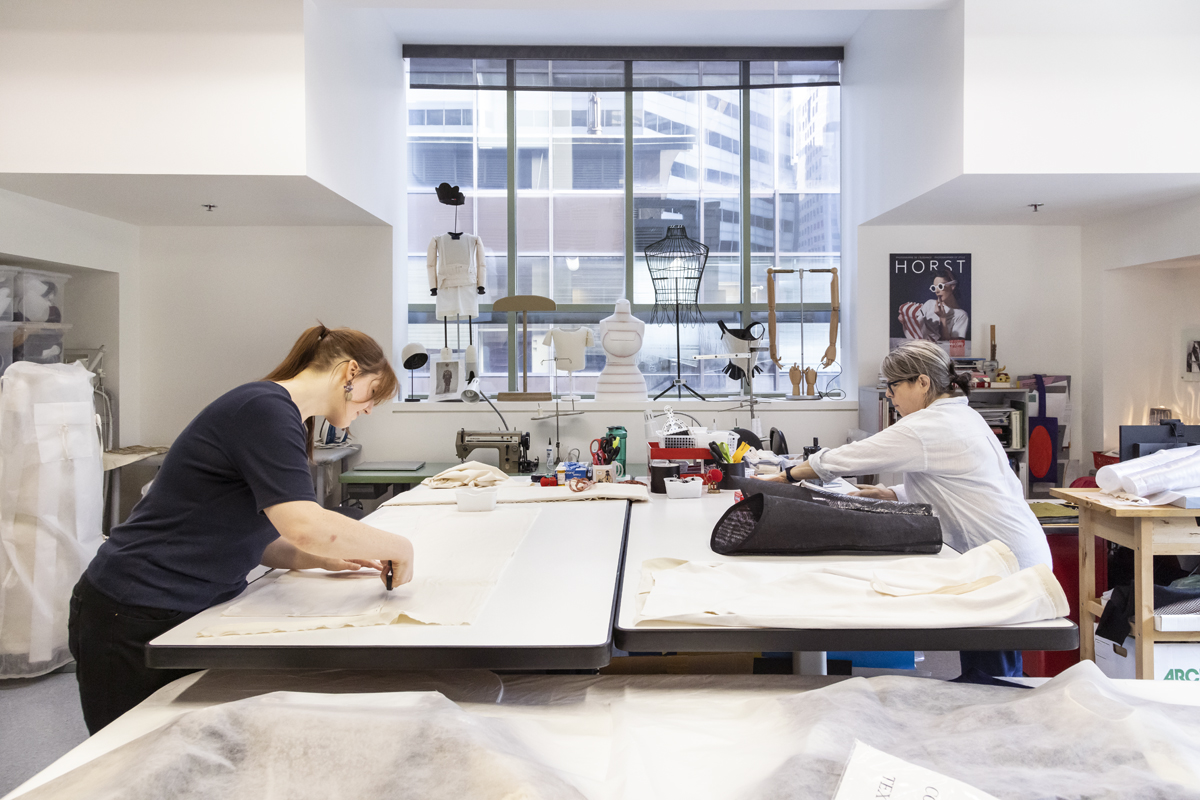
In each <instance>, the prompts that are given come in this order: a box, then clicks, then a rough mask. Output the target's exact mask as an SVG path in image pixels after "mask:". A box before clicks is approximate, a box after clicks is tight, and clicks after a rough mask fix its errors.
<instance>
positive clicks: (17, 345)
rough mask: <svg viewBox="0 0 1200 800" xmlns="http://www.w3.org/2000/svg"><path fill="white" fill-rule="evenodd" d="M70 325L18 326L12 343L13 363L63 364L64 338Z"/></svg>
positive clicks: (24, 324) (23, 324) (26, 324)
mask: <svg viewBox="0 0 1200 800" xmlns="http://www.w3.org/2000/svg"><path fill="white" fill-rule="evenodd" d="M70 327H71V326H70V325H33V324H29V323H21V324H18V325H17V326H16V329H15V331H14V334H13V342H12V350H11V351H10V352H11V355H12V360H13V361H32V362H33V363H35V364H61V363H63V337H64V336H65V335H66V332H67V330H68V329H69V328H70Z"/></svg>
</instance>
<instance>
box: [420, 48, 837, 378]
mask: <svg viewBox="0 0 1200 800" xmlns="http://www.w3.org/2000/svg"><path fill="white" fill-rule="evenodd" d="M402 57H403V58H404V71H405V79H406V85H407V87H408V88H409V89H432V90H439V91H476V92H489V91H497V92H504V93H505V94H506V116H507V119H506V126H507V130H506V142H507V147H506V150H507V153H506V157H507V181H506V186H507V190H506V191H507V204H508V206H507V207H508V215H507V216H508V219H507V228H508V243H507V257H506V269H507V276H506V277H507V287H508V288H507V293H508V294H509V295H513V294H516V292H517V270H518V268H519V263H520V262H519V255H518V252H517V251H518V241H517V219H516V214H515V209H516V208H517V192H518V188H517V183H518V182H517V159H518V139H517V130H516V127H517V126H516V93H517V92H575V93H579V92H588V91H596V92H605V93H612V94H623V95H624V112H623V119H622V123H623V135H624V142H625V146H624V151H625V153H624V160H625V165H624V166H625V170H624V184H625V185H624V191H623V194H624V203H625V206H624V223H625V237H624V238H625V249H624V258H625V278H624V282H625V285H624V297H625V298H627V299H628V300H629V301H630V305H631V310H632V312H633V313H634V314H635V315H637V316H639V317H640V318H647V317H648V315H649V313H650V312H651V310H652V309H653V307H654V304H653V303H637V302H635V293H634V279H635V269H636V265H637V261H636V257H637V253H636V238H635V235H634V197H635V194H636V192H635V187H634V152H635V147H634V143H635V138H634V119H633V111H634V102H633V101H634V93H635V92H661V91H664V90H671V89H676V90H679V91H688V92H691V91H695V92H705V91H707V90H721V91H731V90H736V91H737V92H738V94H739V97H740V103H741V114H740V117H741V119H740V120H739V123H740V128H741V142H740V152H739V161H740V176H739V181H738V197H739V200H740V212H741V213H740V219H739V250H738V253H737V255H738V258H739V265H740V273H741V290H740V299H739V302H737V303H700V304H699V307H700V310H701V312H704V313H712V314H714V315H716V314H721V313H724V314H737V315H738V317H739V319H740V324H741V325H742V326H747V325H750V324H751V323H752V322H753V321H754V317H755V316H758V317H762V316H763V315H765V314H766V312H767V310H768V309H767V304H766V302H753V301H752V293H753V285H752V281H751V276H752V262H753V259H754V257H755V255H756V254H757V255H758V256H759V257H760V258H761V257H762V256H764V255H768V253H766V252H763V251H755V250H754V249H753V247H752V239H751V229H752V227H753V216H752V214H751V208H752V202H753V200H755V199H757V198H763V197H765V196H766V195H767V194H768V192H767V191H766V190H763V189H758V190H755V189H753V188H752V181H753V179H752V164H751V162H752V160H753V156H754V151H755V150H756V149H757V148H756V147H754V146H752V145H751V130H750V128H751V113H750V110H751V95H752V92H754V91H756V90H764V89H784V88H789V87H796V88H815V87H822V86H840V85H841V80H840V67H841V63H842V61H843V60H844V49H843V48H842V47H799V48H796V47H767V48H739V47H730V48H692V47H664V48H637V47H633V48H631V47H506V46H465V47H464V46H455V45H404V46H403V48H402ZM413 58H418V59H422V58H447V59H468V58H469V59H472V60H473V61H475V62H478V61H483V60H487V61H492V62H495V61H499V60H503V61H504V62H505V73H504V75H505V80H504V83H503V84H500V83H498V82H495V81H494V80H492V79H489V80H490V81H491V82H482V79H481V77H480V75H479V74H478V73H477V72H476V71H475V69H474V67H473V69H472V73H473V74H474V75H475V77H476V81H475V82H474V83H472V84H467V83H457V84H448V83H412V82H411V80H410V64H411V62H410V59H413ZM522 60H548V61H555V60H567V61H589V60H593V61H622V62H624V76H623V82H622V83H623V85H621V86H613V85H611V84H609V85H604V83H603V82H597V84H596V85H595V86H588V85H574V86H554V85H528V84H524V85H519V84H518V81H517V70H516V62H517V61H522ZM635 61H639V62H646V61H701V62H715V61H725V62H737V63H738V81H737V84H736V85H728V84H712V85H702V84H698V85H696V86H678V87H664V86H638V85H635V80H634V62H635ZM767 61H773V62H776V66H775V67H774V70H775V72H774V73H773V74H774V75H775V79H776V80H778V62H796V61H808V62H836V66H837V70H838V76H837V79H833V80H820V81H808V82H783V81H780V82H773V81H768V82H762V81H763V75H764V73H763V72H762V71H761V70H758V71H753V72H752V67H751V64H752V62H767ZM422 74H428V73H422ZM610 74H611V73H610ZM491 75H493V76H495V75H498V72H497V71H496V70H494V69H493V70H492V71H491ZM839 103H840V100H839ZM702 113H703V112H702ZM477 116H478V114H477ZM839 117H840V112H839ZM772 123H773V125H772V137H773V138H774V137H777V136H778V130H777V127H778V126H777V125H776V124H774V123H775V118H774V116H772ZM702 127H703V126H702ZM407 130H408V129H407V126H406V131H407ZM411 135H412V134H411V131H408V133H407V134H406V141H405V144H406V146H407V144H408V142H409V141H410V138H409V137H411ZM700 145H701V146H703V143H702V142H701V143H700ZM839 150H840V148H839ZM474 157H475V156H474V155H473V158H474ZM838 158H839V162H840V158H841V155H840V152H839V156H838ZM777 161H778V158H775V159H772V170H777V164H776V163H775V162H777ZM773 176H775V180H774V186H773V188H772V189H771V190H770V195H771V197H772V200H773V203H774V211H773V215H774V216H773V234H772V235H773V239H774V247H773V248H772V250H771V251H770V253H769V255H770V257H771V258H772V259H774V258H777V257H785V256H780V249H779V247H780V236H781V233H780V228H781V219H782V217H781V206H782V203H781V201H780V197H781V195H784V194H795V192H784V191H781V190H780V188H779V185H778V178H777V175H776V174H775V172H773ZM405 191H406V194H413V192H412V191H411V189H409V187H407V186H406V187H405ZM493 191H495V190H488V193H489V196H492V193H493ZM709 193H710V190H707V189H700V190H699V195H698V196H699V197H700V198H701V205H700V206H699V207H698V209H697V213H698V214H703V213H704V211H703V198H704V197H706V196H709ZM800 194H801V195H803V194H806V193H804V192H800ZM829 194H833V193H832V192H829ZM836 194H837V195H838V196H839V200H840V195H841V187H840V185H839V188H838V192H837V193H836ZM479 205H480V204H479V203H477V202H476V203H473V213H474V214H475V215H476V216H478V213H479V212H478V209H479ZM551 213H553V212H551ZM840 228H841V225H840V219H839V223H838V233H839V239H840ZM407 250H409V251H411V250H412V248H411V246H409V247H407ZM803 255H805V256H815V257H827V258H828V257H832V258H836V259H837V260H838V266H839V268H840V267H841V249H840V248H839V250H838V251H837V252H822V253H816V252H813V253H804V254H803ZM409 257H410V253H409V252H406V253H405V259H406V260H407V259H408V258H409ZM786 257H793V255H792V254H791V253H788V254H786ZM776 266H778V264H776ZM550 268H551V269H553V262H552V263H551V265H550ZM842 307H843V309H844V308H845V300H843V301H842ZM434 309H435V304H434V303H414V302H411V300H410V302H409V303H408V306H407V308H406V309H405V313H406V315H407V314H408V312H414V313H420V314H428V315H432V314H433V313H434ZM479 310H480V314H481V315H491V314H493V312H492V306H491V304H490V303H488V304H483V303H481V304H480V306H479ZM776 310H777V311H778V312H780V314H782V315H785V316H797V315H798V314H799V312H804V313H803V315H802V316H801V320H802V321H812V322H819V319H818V320H811V317H812V316H813V315H816V316H817V317H818V318H820V317H826V318H827V317H828V315H829V313H830V311H831V310H832V306H831V305H830V303H828V302H826V303H813V302H806V303H804V304H803V305H801V304H800V303H777V304H776ZM611 311H612V304H611V303H597V304H568V303H561V304H559V307H558V312H557V313H591V314H599V313H608V312H611ZM844 316H845V313H844V311H843V317H844ZM518 326H519V323H518V318H517V314H516V313H514V312H510V313H508V314H507V327H508V390H509V391H516V390H517V383H518V379H519V376H520V367H519V364H520V361H519V359H518V352H517V350H518V341H519V339H518ZM840 334H841V332H840V331H839V338H841V336H840ZM845 360H846V359H845V357H844V355H843V357H842V358H840V359H839V362H842V363H844V362H845ZM712 366H713V368H714V369H719V365H716V364H715V362H714V364H713V365H712ZM770 366H773V365H770ZM839 366H840V365H839ZM780 374H781V375H782V376H783V378H784V383H785V386H784V387H783V388H778V385H777V386H776V387H774V388H772V389H767V390H765V391H756V393H758V394H761V395H765V396H770V395H773V394H774V395H778V394H785V393H786V392H787V391H788V390H789V389H790V385H786V383H787V382H786V374H785V373H780ZM839 374H840V373H839ZM779 377H780V376H779V375H776V383H777V384H778V381H779ZM738 391H739V390H738V388H737V387H731V388H730V390H729V392H728V394H736V393H737V392H738ZM707 394H713V393H711V392H708V393H707Z"/></svg>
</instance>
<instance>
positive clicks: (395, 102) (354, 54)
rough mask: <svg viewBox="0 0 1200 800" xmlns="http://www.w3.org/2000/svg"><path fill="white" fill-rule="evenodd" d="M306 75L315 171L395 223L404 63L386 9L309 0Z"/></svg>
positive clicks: (309, 138) (311, 172)
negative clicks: (322, 3)
mask: <svg viewBox="0 0 1200 800" xmlns="http://www.w3.org/2000/svg"><path fill="white" fill-rule="evenodd" d="M304 81H305V87H306V91H305V97H306V106H305V113H306V118H307V119H306V130H307V150H308V175H309V177H311V178H313V179H314V180H317V181H319V182H321V183H322V184H324V185H325V186H327V187H329V188H330V189H332V190H333V191H335V192H337V193H338V194H340V195H341V196H342V197H345V198H346V199H347V200H350V201H351V202H353V203H355V204H356V205H358V206H359V207H360V208H363V209H365V210H367V211H369V212H370V213H372V214H374V215H375V216H377V217H379V218H380V219H381V220H384V221H385V222H389V223H392V224H396V222H397V221H398V219H399V216H398V214H397V202H398V200H399V198H400V196H401V195H402V194H403V192H404V180H403V178H404V175H403V173H402V172H401V171H400V164H401V155H402V153H404V146H403V141H404V139H403V132H402V131H401V120H402V118H403V116H404V114H405V107H404V83H405V81H404V62H403V60H402V59H401V57H400V43H399V41H397V39H396V37H395V35H394V34H393V33H392V31H391V29H390V28H389V27H388V25H387V23H386V21H385V20H384V18H383V14H382V12H380V11H379V10H378V9H358V8H345V7H340V6H336V5H318V4H317V3H316V2H315V0H305V2H304ZM401 252H403V251H401Z"/></svg>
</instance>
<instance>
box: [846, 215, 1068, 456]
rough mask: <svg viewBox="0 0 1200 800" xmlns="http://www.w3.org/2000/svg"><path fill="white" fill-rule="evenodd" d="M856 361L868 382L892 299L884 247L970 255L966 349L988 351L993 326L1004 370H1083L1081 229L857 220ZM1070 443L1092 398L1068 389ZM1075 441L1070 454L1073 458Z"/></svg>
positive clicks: (883, 348) (884, 341)
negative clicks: (889, 223) (878, 223)
mask: <svg viewBox="0 0 1200 800" xmlns="http://www.w3.org/2000/svg"><path fill="white" fill-rule="evenodd" d="M858 253H859V257H858V271H859V281H860V286H861V289H860V291H859V293H858V314H859V322H858V342H859V347H858V363H859V374H860V375H861V376H862V379H861V380H860V383H870V382H871V381H872V379H873V378H874V376H875V375H876V374H878V371H879V362H880V361H881V360H882V359H883V357H884V356H885V355H886V354H887V349H888V326H889V324H890V322H891V319H892V316H893V315H894V313H895V310H894V309H893V308H891V304H890V301H889V287H888V271H887V265H888V255H889V254H891V253H970V254H971V269H972V270H973V274H972V276H971V283H972V290H971V307H972V310H971V316H972V319H971V341H972V349H973V352H972V355H976V356H984V357H986V356H987V355H988V351H989V338H990V335H989V334H990V326H991V325H995V326H996V341H997V358H998V360H999V361H1000V363H1001V364H1002V365H1005V366H1007V367H1008V373H1009V374H1010V375H1013V376H1016V375H1018V374H1022V375H1028V374H1031V373H1034V372H1041V373H1057V374H1065V375H1071V376H1072V381H1073V383H1072V385H1073V387H1077V386H1078V385H1079V384H1078V383H1076V382H1077V381H1079V380H1080V379H1081V377H1082V370H1083V363H1082V358H1081V351H1082V347H1081V344H1082V342H1081V335H1082V313H1083V310H1082V304H1081V300H1080V294H1079V287H1080V284H1081V274H1082V273H1081V269H1082V246H1081V242H1080V230H1079V228H1075V227H1051V226H1002V225H974V226H968V225H963V226H874V225H864V226H862V227H860V228H859V229H858ZM1074 401H1075V403H1074V405H1075V412H1076V413H1075V415H1074V418H1073V420H1072V442H1079V441H1081V440H1080V438H1079V437H1080V435H1081V433H1082V427H1081V423H1080V421H1079V420H1080V411H1081V410H1082V409H1086V408H1087V406H1088V404H1089V403H1090V402H1091V398H1089V397H1088V396H1087V395H1086V394H1085V393H1084V392H1082V391H1079V390H1078V389H1077V390H1076V391H1075V392H1074ZM1079 453H1080V450H1079V449H1078V447H1075V448H1074V449H1073V452H1072V458H1079V457H1080V455H1079Z"/></svg>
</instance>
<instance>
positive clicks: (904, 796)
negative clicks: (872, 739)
mask: <svg viewBox="0 0 1200 800" xmlns="http://www.w3.org/2000/svg"><path fill="white" fill-rule="evenodd" d="M881 797H882V798H886V800H934V799H935V798H936V800H996V796H995V795H991V794H988V793H987V792H981V791H979V790H978V789H976V788H974V787H972V786H968V785H967V784H965V783H963V782H962V781H956V780H954V778H947V777H946V776H945V775H942V774H939V773H937V772H934V771H933V770H931V769H925V768H924V767H918V766H917V765H916V764H912V763H910V762H908V761H905V760H904V759H902V758H896V757H895V756H891V755H888V754H887V753H884V752H883V751H881V750H876V749H875V748H874V747H871V746H870V745H869V744H863V743H862V742H860V741H858V740H855V742H854V750H853V751H851V753H850V761H849V763H847V764H846V771H845V772H843V773H842V782H841V783H839V784H838V790H837V794H836V795H834V796H833V800H878V798H881Z"/></svg>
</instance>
